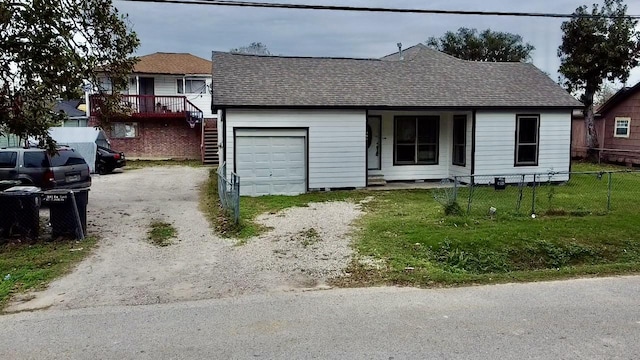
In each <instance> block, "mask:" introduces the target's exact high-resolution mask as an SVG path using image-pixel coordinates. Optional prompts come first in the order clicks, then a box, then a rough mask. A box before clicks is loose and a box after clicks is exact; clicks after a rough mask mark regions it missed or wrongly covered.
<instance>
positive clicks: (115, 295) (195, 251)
mask: <svg viewBox="0 0 640 360" xmlns="http://www.w3.org/2000/svg"><path fill="white" fill-rule="evenodd" d="M207 176H208V169H206V168H192V167H151V168H143V169H139V170H128V171H125V172H123V173H114V174H110V175H106V176H96V177H95V178H94V182H93V186H92V188H91V192H90V195H89V208H88V232H89V233H90V234H95V235H99V236H100V240H99V245H98V247H97V249H96V250H95V251H94V253H93V254H92V255H90V256H89V257H88V258H87V259H86V260H85V261H83V262H82V263H80V264H79V265H78V267H77V268H76V269H75V271H73V272H72V273H71V274H69V275H67V276H65V277H63V278H61V279H59V280H57V281H54V282H53V283H51V285H50V286H49V288H48V289H47V290H45V291H42V292H38V293H31V294H27V295H25V296H22V297H21V298H17V299H15V301H14V302H13V303H12V304H10V305H9V307H8V308H7V309H6V310H7V311H21V310H29V309H39V308H47V307H54V308H78V307H88V306H108V305H137V304H153V303H166V302H174V301H183V300H198V299H208V298H218V297H227V296H235V295H240V294H245V293H256V292H269V291H296V290H300V289H304V288H310V287H316V288H322V287H323V282H324V280H326V279H327V278H328V277H331V276H335V275H338V274H340V273H341V272H342V270H343V269H344V268H345V267H346V266H347V264H348V263H349V260H350V255H351V250H350V246H349V243H350V240H349V238H348V236H347V234H348V233H349V232H350V230H351V229H350V224H351V223H352V221H353V220H354V219H355V218H357V217H358V216H360V214H361V212H360V210H359V206H358V205H357V204H351V203H346V202H331V203H321V204H310V206H309V207H304V208H293V209H287V210H285V211H283V212H281V213H277V214H271V215H265V216H262V217H260V218H259V221H261V222H262V223H264V224H265V225H267V226H270V227H272V228H273V230H272V231H270V232H268V233H266V234H264V235H262V236H261V237H259V238H253V239H249V241H248V242H247V243H246V244H245V245H242V246H237V245H236V241H234V240H229V239H222V238H219V237H216V236H214V235H213V234H212V231H211V230H210V227H209V224H208V222H207V220H206V219H205V217H204V216H203V214H202V213H201V212H200V211H199V209H198V204H199V199H198V196H199V187H200V186H201V184H202V183H203V182H204V181H205V179H206V177H207ZM154 220H160V221H166V222H168V223H171V224H173V226H174V227H175V228H176V229H177V232H178V235H177V239H174V244H172V245H170V246H167V247H157V246H155V245H152V244H150V243H149V242H148V241H147V238H146V236H147V234H146V233H147V230H148V229H149V224H150V223H151V222H152V221H154Z"/></svg>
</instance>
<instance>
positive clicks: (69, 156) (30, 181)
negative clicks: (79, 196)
mask: <svg viewBox="0 0 640 360" xmlns="http://www.w3.org/2000/svg"><path fill="white" fill-rule="evenodd" d="M0 180H19V181H20V182H22V183H23V184H24V185H33V186H37V187H40V188H42V189H52V188H60V189H76V188H84V187H89V186H91V175H90V171H89V165H87V162H86V161H85V160H84V158H83V157H82V155H80V154H79V153H78V152H76V151H75V150H74V149H72V148H69V147H60V148H58V153H57V154H56V155H53V156H51V155H49V154H48V153H47V151H46V150H44V149H40V148H3V149H0Z"/></svg>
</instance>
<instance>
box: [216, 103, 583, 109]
mask: <svg viewBox="0 0 640 360" xmlns="http://www.w3.org/2000/svg"><path fill="white" fill-rule="evenodd" d="M580 108H581V106H574V105H557V106H539V105H530V106H396V105H238V104H213V106H212V109H213V110H214V111H215V110H223V109H283V110H284V109H309V110H325V109H341V110H404V111H407V110H412V111H424V110H442V111H444V110H448V111H451V110H465V111H467V110H469V111H470V110H531V109H542V110H574V109H580Z"/></svg>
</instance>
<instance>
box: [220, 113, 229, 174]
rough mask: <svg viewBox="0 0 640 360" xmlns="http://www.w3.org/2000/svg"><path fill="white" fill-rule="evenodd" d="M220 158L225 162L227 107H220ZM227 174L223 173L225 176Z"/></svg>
mask: <svg viewBox="0 0 640 360" xmlns="http://www.w3.org/2000/svg"><path fill="white" fill-rule="evenodd" d="M221 118H222V119H221V120H220V121H221V122H222V159H223V162H224V163H225V164H226V163H227V109H222V117H221ZM226 175H227V174H225V176H226Z"/></svg>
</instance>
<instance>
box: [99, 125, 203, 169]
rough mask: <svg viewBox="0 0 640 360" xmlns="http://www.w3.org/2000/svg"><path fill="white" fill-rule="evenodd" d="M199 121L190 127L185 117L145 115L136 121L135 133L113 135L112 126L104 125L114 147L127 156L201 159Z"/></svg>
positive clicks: (132, 157)
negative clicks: (150, 116) (133, 136)
mask: <svg viewBox="0 0 640 360" xmlns="http://www.w3.org/2000/svg"><path fill="white" fill-rule="evenodd" d="M201 126H202V125H200V124H196V127H195V128H193V129H192V128H191V127H189V124H188V123H187V122H186V121H184V120H177V119H169V120H165V119H145V120H141V121H138V136H137V137H135V138H127V139H114V138H112V137H111V129H105V132H106V133H107V137H108V138H109V141H110V142H111V147H112V148H113V149H114V150H117V151H122V152H124V153H125V156H126V157H127V158H130V159H134V158H140V159H196V160H199V159H201V155H200V141H201V132H202V129H201Z"/></svg>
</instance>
